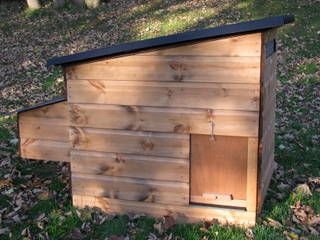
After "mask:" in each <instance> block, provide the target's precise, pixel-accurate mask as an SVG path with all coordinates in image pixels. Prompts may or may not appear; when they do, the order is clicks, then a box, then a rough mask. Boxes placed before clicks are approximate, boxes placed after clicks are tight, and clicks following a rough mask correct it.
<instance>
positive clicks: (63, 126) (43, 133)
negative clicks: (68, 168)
mask: <svg viewBox="0 0 320 240" xmlns="http://www.w3.org/2000/svg"><path fill="white" fill-rule="evenodd" d="M18 124H19V140H20V155H21V157H24V158H31V159H38V160H52V161H61V162H69V161H70V159H69V150H70V144H69V130H68V129H69V128H68V125H69V121H68V109H67V103H66V101H65V102H59V103H55V104H50V105H47V106H43V107H39V108H36V109H32V110H28V111H25V112H21V113H19V117H18Z"/></svg>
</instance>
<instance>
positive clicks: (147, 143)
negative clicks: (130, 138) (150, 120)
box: [141, 139, 154, 151]
mask: <svg viewBox="0 0 320 240" xmlns="http://www.w3.org/2000/svg"><path fill="white" fill-rule="evenodd" d="M141 145H142V148H143V150H145V151H147V150H149V151H151V150H152V149H153V148H154V144H153V143H152V142H151V140H149V139H146V140H143V141H142V142H141Z"/></svg>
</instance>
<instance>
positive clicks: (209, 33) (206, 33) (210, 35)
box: [47, 15, 294, 66]
mask: <svg viewBox="0 0 320 240" xmlns="http://www.w3.org/2000/svg"><path fill="white" fill-rule="evenodd" d="M292 22H294V16H292V15H287V16H276V17H269V18H264V19H259V20H254V21H248V22H241V23H236V24H229V25H224V26H220V27H215V28H207V29H200V30H194V31H189V32H184V33H177V34H173V35H168V36H164V37H157V38H152V39H147V40H141V41H136V42H129V43H124V44H120V45H114V46H110V47H106V48H99V49H94V50H89V51H85V52H81V53H76V54H72V55H67V56H63V57H54V58H51V59H50V60H48V63H47V66H52V65H67V64H72V63H78V62H83V61H89V60H95V59H98V58H103V57H112V56H116V55H123V54H129V53H132V52H136V51H141V50H148V49H151V48H159V47H164V46H169V45H174V44H179V43H188V42H194V41H200V40H205V39H214V38H221V37H226V36H231V35H239V34H249V33H253V32H262V31H265V30H268V29H271V28H277V27H281V26H283V25H285V24H288V23H292Z"/></svg>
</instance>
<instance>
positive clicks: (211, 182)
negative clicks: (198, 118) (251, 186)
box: [190, 134, 248, 206]
mask: <svg viewBox="0 0 320 240" xmlns="http://www.w3.org/2000/svg"><path fill="white" fill-rule="evenodd" d="M247 156H248V139H247V138H245V137H230V136H215V140H214V141H213V140H211V139H210V136H208V135H200V134H192V135H191V185H190V186H191V194H190V195H191V196H190V200H191V202H192V203H203V204H217V205H235V206H245V200H246V185H247Z"/></svg>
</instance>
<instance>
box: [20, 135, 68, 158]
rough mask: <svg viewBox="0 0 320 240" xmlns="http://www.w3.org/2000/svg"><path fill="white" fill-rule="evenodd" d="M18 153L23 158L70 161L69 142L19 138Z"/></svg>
mask: <svg viewBox="0 0 320 240" xmlns="http://www.w3.org/2000/svg"><path fill="white" fill-rule="evenodd" d="M20 155H21V157H23V158H31V159H38V160H48V161H59V162H70V144H69V142H61V141H52V140H42V139H31V138H21V139H20Z"/></svg>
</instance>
